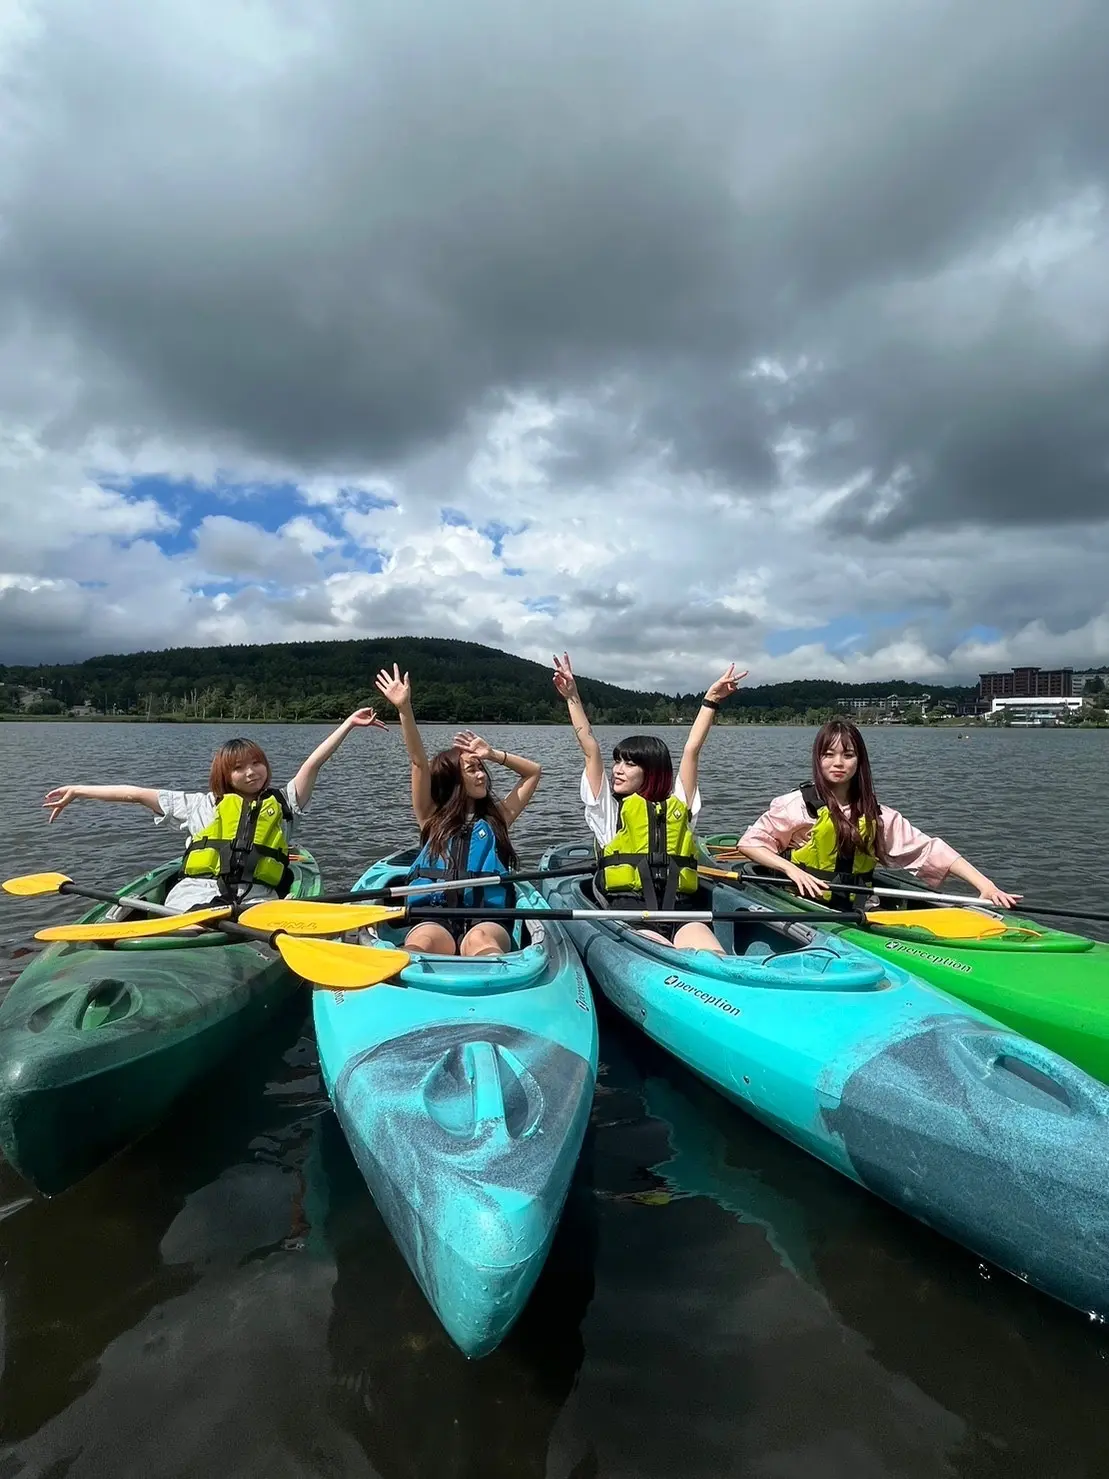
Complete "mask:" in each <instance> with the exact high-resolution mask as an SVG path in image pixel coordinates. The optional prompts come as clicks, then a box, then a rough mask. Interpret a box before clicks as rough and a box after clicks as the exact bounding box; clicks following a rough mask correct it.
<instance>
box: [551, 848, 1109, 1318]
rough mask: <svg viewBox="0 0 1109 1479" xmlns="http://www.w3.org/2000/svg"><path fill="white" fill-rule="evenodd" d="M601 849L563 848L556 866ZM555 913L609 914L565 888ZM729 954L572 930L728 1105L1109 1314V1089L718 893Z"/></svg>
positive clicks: (602, 973) (1051, 1288) (607, 990)
mask: <svg viewBox="0 0 1109 1479" xmlns="http://www.w3.org/2000/svg"><path fill="white" fill-rule="evenodd" d="M591 853H592V848H591V847H582V846H564V847H557V848H553V849H550V850H549V851H548V852H547V853H546V854H545V855H544V858H543V860H542V864H541V867H543V868H560V867H565V866H566V865H568V864H571V863H574V862H578V861H582V860H584V859H586V858H588V857H589V856H590V855H591ZM543 891H544V894H545V896H546V898H547V901H548V903H549V904H550V906H551V907H552V908H553V909H561V908H567V909H581V908H589V907H591V906H595V900H594V899H593V896H592V893H591V890H590V887H589V885H588V883H585V882H583V881H582V880H581V879H573V878H551V879H547V880H545V881H544V883H543ZM712 897H713V909H714V911H715V912H716V913H722V912H731V911H744V912H750V913H751V915H752V920H753V922H752V923H751V924H750V925H749V924H747V922H746V921H744V922H743V923H741V924H737V925H735V926H733V925H732V924H729V923H727V922H724V921H721V922H720V923H719V924H717V925H716V926H715V933H716V935H717V938H718V939H719V940H720V942H721V944H722V945H724V946H725V948H726V950H727V951H728V952H729V953H727V954H726V955H724V956H716V955H713V954H711V953H709V952H705V951H693V950H683V951H678V950H675V949H673V947H670V946H666V945H663V944H659V943H655V942H653V941H650V940H647V939H644V937H643V936H642V935H640V934H637V933H636V932H635V931H634V929H633V928H632V927H631V926H630V925H628V924H622V923H620V922H618V921H608V920H605V919H604V918H603V917H602V918H599V919H597V920H588V921H585V920H582V921H574V922H573V923H571V924H569V925H568V929H569V931H570V934H571V936H572V938H573V939H574V941H575V943H576V944H577V946H578V950H579V952H580V953H581V956H582V959H583V960H584V961H585V964H586V966H587V968H588V970H589V972H590V975H591V977H592V979H593V981H594V982H595V984H596V985H597V986H598V987H599V988H600V990H601V991H602V992H603V993H604V995H605V996H606V997H608V999H609V1000H610V1001H611V1002H612V1003H613V1004H614V1005H615V1006H616V1007H618V1008H619V1010H620V1011H622V1012H623V1013H624V1014H625V1015H626V1016H628V1017H630V1018H631V1020H632V1021H634V1022H635V1023H637V1024H638V1025H639V1026H640V1027H641V1028H642V1029H643V1031H644V1032H646V1033H647V1035H648V1036H649V1037H651V1038H653V1039H654V1041H655V1042H657V1043H659V1044H660V1045H661V1046H662V1047H664V1048H665V1049H667V1050H668V1051H669V1052H671V1053H673V1054H674V1056H675V1057H676V1058H678V1059H680V1060H681V1062H683V1063H685V1064H686V1065H687V1066H688V1067H689V1068H691V1069H692V1070H693V1071H694V1072H695V1073H697V1074H699V1075H700V1077H701V1078H703V1079H705V1080H706V1081H707V1082H708V1083H710V1084H712V1085H713V1086H714V1087H715V1088H716V1089H718V1090H719V1091H720V1092H721V1093H723V1094H725V1095H726V1096H727V1097H728V1098H729V1099H730V1100H732V1101H733V1103H735V1104H738V1105H740V1106H741V1107H742V1108H744V1109H746V1110H747V1111H748V1113H750V1114H752V1115H754V1116H755V1117H756V1118H757V1119H759V1120H761V1121H763V1122H764V1123H765V1124H767V1125H769V1126H770V1127H771V1128H772V1129H774V1130H776V1131H778V1133H779V1134H781V1135H783V1136H785V1137H786V1138H787V1139H789V1140H792V1141H793V1142H794V1144H796V1145H799V1146H801V1147H802V1148H803V1149H805V1150H807V1151H809V1152H810V1154H812V1155H815V1156H817V1157H818V1158H819V1159H820V1160H822V1161H824V1162H826V1164H828V1165H830V1166H833V1167H835V1169H837V1170H839V1171H841V1172H842V1173H843V1174H844V1175H845V1176H848V1177H850V1178H851V1179H852V1180H853V1181H856V1182H858V1183H859V1185H861V1186H865V1187H867V1188H868V1189H869V1190H870V1191H873V1192H875V1193H876V1194H877V1195H878V1196H880V1197H882V1198H884V1199H885V1200H886V1201H887V1202H890V1203H892V1204H893V1205H894V1206H896V1207H899V1208H900V1209H901V1210H902V1211H904V1212H908V1213H909V1214H910V1215H912V1216H914V1217H917V1218H919V1219H920V1221H922V1222H924V1223H926V1224H927V1225H928V1226H929V1227H932V1228H934V1229H936V1230H937V1231H938V1232H941V1233H944V1234H945V1235H946V1236H948V1237H950V1238H952V1239H954V1240H955V1241H956V1242H958V1243H960V1244H962V1245H963V1246H964V1247H965V1248H968V1249H970V1250H971V1251H972V1252H973V1253H975V1254H977V1255H978V1256H979V1257H981V1258H984V1259H988V1260H989V1261H990V1262H991V1263H994V1264H997V1265H998V1266H999V1267H1001V1268H1003V1269H1007V1270H1008V1271H1009V1272H1011V1273H1013V1274H1016V1275H1017V1276H1018V1277H1019V1278H1020V1279H1022V1280H1024V1281H1025V1282H1027V1283H1031V1284H1034V1285H1035V1286H1036V1287H1037V1288H1039V1289H1042V1290H1044V1291H1045V1292H1046V1293H1048V1294H1051V1295H1054V1297H1055V1298H1057V1299H1060V1300H1062V1301H1063V1302H1064V1303H1066V1304H1070V1305H1073V1306H1074V1307H1075V1308H1077V1309H1080V1310H1084V1311H1086V1312H1088V1313H1090V1314H1092V1315H1096V1316H1098V1317H1100V1318H1106V1317H1109V1188H1107V1186H1106V1177H1105V1168H1106V1165H1107V1164H1109V1090H1107V1089H1106V1087H1105V1086H1104V1085H1103V1084H1101V1083H1099V1082H1097V1081H1096V1080H1095V1079H1092V1078H1091V1077H1089V1076H1088V1075H1087V1074H1085V1073H1083V1072H1082V1070H1081V1069H1079V1068H1077V1067H1075V1066H1074V1064H1072V1063H1070V1062H1068V1061H1067V1060H1066V1059H1063V1058H1060V1057H1059V1056H1057V1055H1056V1054H1055V1053H1053V1052H1051V1051H1050V1050H1049V1049H1047V1048H1045V1047H1042V1046H1041V1045H1040V1044H1038V1043H1033V1042H1030V1041H1029V1040H1028V1039H1027V1038H1024V1037H1021V1036H1020V1035H1019V1034H1018V1033H1016V1032H1013V1031H1011V1030H1010V1029H1008V1028H1004V1027H1002V1026H1000V1025H999V1024H998V1023H996V1022H994V1021H992V1020H991V1019H990V1018H989V1017H987V1016H985V1015H984V1014H983V1013H981V1012H978V1011H976V1010H974V1009H973V1008H971V1007H968V1006H966V1005H964V1004H963V1003H961V1002H957V1001H955V1000H953V999H952V998H951V997H949V996H947V995H945V994H944V993H943V992H941V991H939V990H938V989H936V988H935V987H933V986H930V985H929V984H927V983H926V982H925V981H922V980H921V979H919V978H918V977H916V976H912V975H910V974H909V973H908V972H907V971H905V970H903V969H902V968H901V967H900V966H898V965H895V964H894V963H893V962H891V961H887V960H878V959H876V958H875V957H874V956H873V955H871V954H869V953H868V952H866V951H863V950H860V949H859V948H858V947H857V946H855V945H852V944H851V943H850V942H849V941H847V940H844V939H843V938H842V937H841V936H838V935H836V934H834V933H830V932H826V931H823V930H820V929H818V928H815V927H814V926H813V925H811V924H809V923H807V922H806V923H804V924H787V923H782V924H773V923H764V924H760V923H758V922H757V919H758V914H759V913H760V912H766V911H765V905H762V906H760V905H759V904H757V903H755V902H753V901H752V900H751V899H749V898H748V897H747V896H746V895H744V894H742V893H739V892H737V891H736V890H735V889H733V888H730V887H727V886H724V885H718V886H717V887H716V888H715V889H714V890H713V894H712Z"/></svg>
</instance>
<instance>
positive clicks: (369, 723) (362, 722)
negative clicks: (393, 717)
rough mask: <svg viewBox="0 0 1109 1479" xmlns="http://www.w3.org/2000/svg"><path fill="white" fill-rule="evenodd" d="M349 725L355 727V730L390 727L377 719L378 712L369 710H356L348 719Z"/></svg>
mask: <svg viewBox="0 0 1109 1479" xmlns="http://www.w3.org/2000/svg"><path fill="white" fill-rule="evenodd" d="M347 723H348V724H350V725H353V726H354V728H355V729H388V727H389V726H388V725H387V724H383V723H382V722H381V720H380V719H379V718H378V717H377V712H376V710H374V709H369V708H367V709H355V711H354V713H353V714H351V715H350V717H349V718H348V719H347Z"/></svg>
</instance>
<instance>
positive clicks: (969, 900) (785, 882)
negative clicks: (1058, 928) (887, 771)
mask: <svg viewBox="0 0 1109 1479" xmlns="http://www.w3.org/2000/svg"><path fill="white" fill-rule="evenodd" d="M698 872H700V873H706V874H708V875H709V876H710V877H713V878H736V879H739V881H740V882H741V883H742V882H745V881H746V882H748V883H757V884H759V885H760V886H762V885H764V884H769V885H770V886H771V887H773V888H793V884H792V883H791V882H790V881H789V879H788V878H767V877H764V876H763V875H762V874H761V873H759V874H751V873H724V872H721V871H720V870H719V869H716V868H700V869H698ZM821 883H824V880H823V879H821ZM824 890H825V892H826V893H833V894H862V893H866V894H877V895H878V896H879V898H883V899H913V900H915V901H916V902H917V903H918V904H924V903H932V904H959V905H960V906H961V907H962V908H964V909H996V910H997V911H998V912H999V913H1001V914H1009V913H1011V912H1015V913H1017V914H1018V915H1019V914H1043V915H1050V916H1054V917H1055V918H1058V919H1091V920H1094V921H1095V922H1096V923H1098V924H1109V914H1096V913H1092V912H1091V911H1090V910H1088V909H1056V908H1054V907H1049V906H1047V905H1046V904H1028V903H1025V901H1024V900H1023V899H1021V901H1020V903H1019V904H1017V905H1016V906H1015V911H1010V910H1008V909H1002V908H1001V906H1000V905H999V904H992V903H991V902H990V901H989V899H982V898H977V897H975V896H973V895H968V894H939V893H931V892H929V891H928V890H927V889H922V888H886V887H885V886H884V885H881V884H879V885H877V886H874V885H871V884H869V883H864V884H859V883H826V884H824Z"/></svg>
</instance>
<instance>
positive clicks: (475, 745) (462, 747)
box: [454, 729, 493, 760]
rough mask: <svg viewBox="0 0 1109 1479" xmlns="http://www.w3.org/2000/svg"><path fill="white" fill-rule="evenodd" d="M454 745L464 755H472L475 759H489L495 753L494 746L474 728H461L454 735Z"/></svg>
mask: <svg viewBox="0 0 1109 1479" xmlns="http://www.w3.org/2000/svg"><path fill="white" fill-rule="evenodd" d="M454 747H455V749H456V750H459V751H461V753H462V754H463V755H472V756H473V757H474V759H475V760H488V759H489V757H490V755H492V753H493V747H492V746H491V745H489V744H487V743H486V741H485V740H483V739H482V737H481V735H480V734H475V733H474V731H473V730H472V729H463V730H460V731H459V733H458V734H456V735H455V737H454Z"/></svg>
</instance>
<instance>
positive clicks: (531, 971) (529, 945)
mask: <svg viewBox="0 0 1109 1479" xmlns="http://www.w3.org/2000/svg"><path fill="white" fill-rule="evenodd" d="M415 856H416V854H415V850H410V851H407V852H404V853H398V854H394V855H392V856H390V857H387V858H385V859H383V860H382V861H381V862H380V863H376V864H374V865H373V866H372V867H370V868H368V869H367V871H366V872H365V873H364V874H363V875H362V877H361V878H360V879H359V880H358V882H357V884H356V885H355V888H356V889H360V890H362V889H367V890H368V889H377V888H382V887H386V886H387V885H389V884H390V883H396V882H399V881H403V880H404V878H405V876H406V874H407V871H408V868H409V866H410V865H411V862H412V860H413V859H414V858H415ZM517 893H518V902H519V903H520V904H521V905H527V906H530V907H536V908H543V907H544V904H543V899H542V897H541V895H540V894H539V893H537V892H536V890H535V889H532V888H530V887H528V886H526V885H520V886H519V887H518V890H517ZM517 928H518V929H519V930H522V931H523V932H524V933H523V936H522V938H521V937H520V936H518V937H517V943H518V944H519V945H520V948H519V949H517V950H514V951H512V952H511V953H509V954H505V955H493V956H480V957H469V958H463V957H460V956H446V955H418V954H414V955H413V956H412V960H411V962H410V964H409V965H407V966H406V967H405V968H404V969H403V970H402V971H401V972H400V974H399V976H397V977H396V978H395V979H394V980H392V981H389V982H387V983H385V984H383V985H380V986H375V987H373V988H372V989H369V990H365V991H317V992H316V994H315V997H314V999H313V1002H314V1015H315V1024H316V1041H317V1044H318V1048H319V1057H320V1065H321V1068H322V1070H323V1077H324V1083H325V1084H326V1087H327V1092H328V1094H329V1095H330V1097H331V1102H332V1104H333V1105H334V1107H335V1113H336V1115H337V1116H338V1119H339V1123H340V1124H341V1125H342V1128H343V1132H344V1134H345V1135H346V1138H347V1142H348V1144H349V1145H350V1148H351V1151H352V1153H353V1155H354V1158H355V1160H356V1161H357V1162H358V1165H359V1168H360V1169H361V1171H362V1174H363V1176H364V1177H365V1180H366V1184H367V1185H368V1187H369V1189H370V1192H371V1194H372V1196H373V1198H374V1201H375V1202H376V1203H377V1206H378V1209H379V1210H380V1212H381V1215H382V1217H383V1218H384V1219H385V1222H386V1223H387V1225H388V1227H389V1230H390V1232H391V1233H392V1235H393V1238H394V1240H395V1241H396V1243H397V1246H398V1247H399V1248H400V1250H401V1252H402V1253H403V1255H404V1257H405V1259H406V1261H407V1263H408V1266H409V1268H410V1269H411V1270H412V1272H413V1274H414V1275H415V1277H416V1279H417V1281H418V1282H419V1284H420V1287H421V1288H422V1289H423V1292H424V1294H425V1295H426V1297H427V1299H428V1302H429V1303H430V1304H431V1306H432V1308H433V1309H434V1310H435V1313H436V1314H437V1316H438V1317H439V1320H440V1321H441V1322H442V1324H443V1326H444V1327H445V1329H446V1330H447V1332H448V1334H449V1335H450V1336H451V1338H452V1340H453V1341H454V1342H455V1344H456V1345H457V1346H458V1347H459V1348H460V1350H462V1351H463V1352H464V1353H465V1354H466V1355H467V1356H483V1355H486V1354H487V1353H488V1352H489V1351H491V1350H493V1349H494V1347H496V1346H497V1345H498V1344H499V1343H500V1341H501V1340H502V1339H503V1338H504V1336H505V1335H506V1334H507V1332H508V1330H509V1329H510V1328H511V1326H512V1325H513V1323H514V1322H515V1320H516V1318H517V1316H518V1315H519V1314H520V1312H521V1310H522V1309H523V1307H524V1305H525V1304H526V1303H527V1299H528V1295H529V1294H530V1293H531V1290H532V1287H533V1285H534V1284H535V1281H536V1279H537V1278H538V1277H539V1273H540V1270H541V1269H542V1267H543V1263H544V1260H545V1259H546V1256H547V1252H548V1249H549V1248H550V1245H551V1240H552V1238H553V1237H554V1233H555V1228H556V1227H557V1225H558V1219H559V1215H560V1213H561V1211H562V1205H563V1202H564V1201H565V1198H566V1194H567V1191H568V1190H569V1186H570V1179H571V1176H572V1175H573V1171H574V1167H575V1165H576V1163H577V1159H578V1153H579V1151H580V1149H581V1144H582V1139H583V1137H584V1135H585V1129H586V1125H587V1124H588V1122H589V1113H590V1108H591V1106H592V1102H593V1090H594V1086H595V1084H596V1078H597V1020H596V1015H595V1012H594V1009H593V999H592V996H591V994H590V991H589V984H588V981H587V979H586V976H585V972H584V970H583V968H582V965H581V962H580V960H579V959H578V956H577V953H576V951H575V949H574V946H573V944H572V943H571V941H570V938H569V936H568V935H567V933H566V931H565V929H564V928H563V927H562V926H561V925H559V924H557V923H553V922H552V923H547V922H545V921H542V920H539V921H536V920H529V921H527V922H526V923H525V922H521V924H520V925H519V926H517ZM403 933H404V931H403V929H402V930H399V931H391V930H390V929H389V928H387V927H384V926H383V927H381V928H380V929H379V931H378V941H379V943H380V944H381V945H382V946H391V947H392V946H395V945H396V944H397V943H399V942H400V940H401V939H403Z"/></svg>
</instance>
